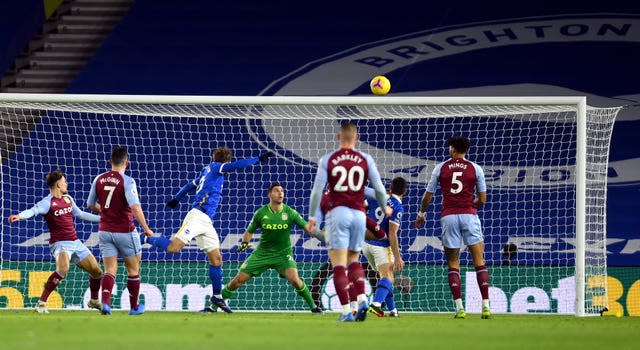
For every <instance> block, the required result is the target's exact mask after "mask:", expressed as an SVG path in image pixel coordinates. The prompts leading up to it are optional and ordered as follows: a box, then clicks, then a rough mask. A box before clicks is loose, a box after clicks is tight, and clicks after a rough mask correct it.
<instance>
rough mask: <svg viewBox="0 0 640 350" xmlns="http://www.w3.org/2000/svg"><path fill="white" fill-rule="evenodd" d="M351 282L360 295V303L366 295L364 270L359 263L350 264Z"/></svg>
mask: <svg viewBox="0 0 640 350" xmlns="http://www.w3.org/2000/svg"><path fill="white" fill-rule="evenodd" d="M348 268H349V282H351V283H352V284H353V288H354V289H355V292H356V293H357V295H358V301H361V300H360V299H362V298H361V296H362V295H365V293H364V270H363V269H362V265H360V262H359V261H355V262H352V263H351V264H349V267H348Z"/></svg>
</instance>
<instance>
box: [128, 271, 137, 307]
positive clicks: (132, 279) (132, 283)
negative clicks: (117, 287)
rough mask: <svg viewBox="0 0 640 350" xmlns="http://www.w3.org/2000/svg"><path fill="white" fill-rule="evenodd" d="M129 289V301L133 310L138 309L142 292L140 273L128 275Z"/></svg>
mask: <svg viewBox="0 0 640 350" xmlns="http://www.w3.org/2000/svg"><path fill="white" fill-rule="evenodd" d="M127 289H128V290H129V302H130V303H131V310H138V294H140V275H135V276H128V277H127Z"/></svg>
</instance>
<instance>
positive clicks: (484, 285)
mask: <svg viewBox="0 0 640 350" xmlns="http://www.w3.org/2000/svg"><path fill="white" fill-rule="evenodd" d="M476 280H477V281H478V287H480V294H481V295H482V299H483V300H488V299H489V271H487V267H486V266H484V265H482V266H476Z"/></svg>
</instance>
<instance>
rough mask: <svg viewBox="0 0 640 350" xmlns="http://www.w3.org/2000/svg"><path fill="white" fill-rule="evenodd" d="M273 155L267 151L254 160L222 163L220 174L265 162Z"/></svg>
mask: <svg viewBox="0 0 640 350" xmlns="http://www.w3.org/2000/svg"><path fill="white" fill-rule="evenodd" d="M274 155H275V154H274V153H273V152H271V151H268V152H264V153H262V154H261V155H260V156H258V157H255V158H245V159H239V160H236V161H235V162H229V163H224V164H222V165H221V166H220V173H222V172H223V171H231V170H237V169H243V168H248V167H250V166H252V165H254V164H256V163H258V162H265V161H266V160H267V159H269V158H271V157H273V156H274Z"/></svg>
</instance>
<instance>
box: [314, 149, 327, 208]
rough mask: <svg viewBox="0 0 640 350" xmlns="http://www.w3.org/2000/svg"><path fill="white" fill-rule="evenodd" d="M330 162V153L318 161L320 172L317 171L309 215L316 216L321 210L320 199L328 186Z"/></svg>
mask: <svg viewBox="0 0 640 350" xmlns="http://www.w3.org/2000/svg"><path fill="white" fill-rule="evenodd" d="M328 162H329V155H325V156H324V157H322V158H320V161H319V162H318V172H317V173H316V179H315V181H314V182H313V189H312V190H311V199H310V200H309V217H315V216H316V215H317V212H319V211H320V201H321V200H322V193H323V191H324V188H325V186H327V180H328V179H327V168H328V164H327V163H328Z"/></svg>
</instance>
